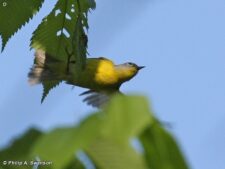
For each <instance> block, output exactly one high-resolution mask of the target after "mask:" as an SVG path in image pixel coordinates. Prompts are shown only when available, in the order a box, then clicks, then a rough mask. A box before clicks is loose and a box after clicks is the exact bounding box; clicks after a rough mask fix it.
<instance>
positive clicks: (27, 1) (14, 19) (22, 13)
mask: <svg viewBox="0 0 225 169" xmlns="http://www.w3.org/2000/svg"><path fill="white" fill-rule="evenodd" d="M43 2H44V0H20V1H19V2H18V0H0V11H1V12H0V21H1V22H0V35H1V37H2V51H3V49H4V47H5V45H6V43H7V42H8V40H9V38H10V37H11V36H12V35H13V34H14V33H15V32H17V31H18V30H19V29H20V28H21V27H22V26H23V25H25V24H26V23H27V22H28V21H29V20H30V19H31V18H32V17H33V16H34V14H36V13H37V11H39V9H40V8H41V5H42V3H43ZM3 3H5V5H3ZM12 11H13V12H12Z"/></svg>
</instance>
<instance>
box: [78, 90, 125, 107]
mask: <svg viewBox="0 0 225 169" xmlns="http://www.w3.org/2000/svg"><path fill="white" fill-rule="evenodd" d="M114 94H122V93H121V92H120V91H119V90H115V91H100V92H96V91H93V90H87V91H85V92H83V93H81V94H80V96H84V95H85V98H84V99H83V102H85V103H87V105H91V106H93V107H96V108H102V107H103V106H104V105H106V104H107V103H108V102H109V101H110V99H111V97H112V95H114Z"/></svg>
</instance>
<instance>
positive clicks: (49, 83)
mask: <svg viewBox="0 0 225 169" xmlns="http://www.w3.org/2000/svg"><path fill="white" fill-rule="evenodd" d="M60 82H61V81H46V82H43V83H42V86H43V94H42V98H41V103H43V102H44V99H45V98H46V97H47V95H48V93H49V92H50V90H51V89H52V88H54V87H56V86H58V85H59V84H60Z"/></svg>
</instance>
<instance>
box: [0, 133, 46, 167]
mask: <svg viewBox="0 0 225 169" xmlns="http://www.w3.org/2000/svg"><path fill="white" fill-rule="evenodd" d="M41 135H42V133H41V132H40V131H38V130H36V129H30V130H29V131H28V132H26V133H25V134H24V135H23V136H21V137H20V138H18V139H16V140H15V141H14V142H13V143H12V144H11V146H9V147H7V148H5V149H3V150H1V151H0V166H1V165H2V164H3V163H2V162H3V161H25V160H31V159H30V158H28V157H29V154H30V151H31V148H32V146H33V145H34V143H35V142H36V141H37V139H38V138H39V137H40V136H41ZM2 167H3V168H4V169H14V168H18V166H16V165H4V166H2ZM23 167H24V168H29V169H30V168H31V166H23Z"/></svg>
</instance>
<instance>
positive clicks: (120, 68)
mask: <svg viewBox="0 0 225 169" xmlns="http://www.w3.org/2000/svg"><path fill="white" fill-rule="evenodd" d="M144 67H145V66H138V65H136V64H135V63H132V62H127V63H123V64H119V65H116V66H115V68H116V71H117V73H118V77H119V79H120V80H121V81H122V82H124V81H128V80H130V79H131V78H132V77H134V76H135V75H136V74H137V73H138V71H139V70H141V69H143V68H144Z"/></svg>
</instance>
